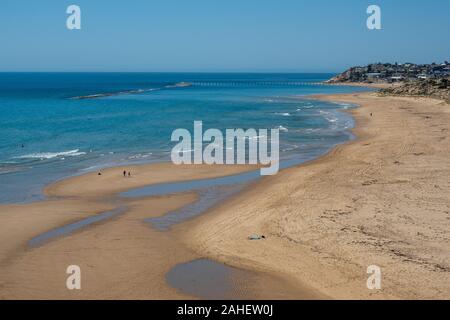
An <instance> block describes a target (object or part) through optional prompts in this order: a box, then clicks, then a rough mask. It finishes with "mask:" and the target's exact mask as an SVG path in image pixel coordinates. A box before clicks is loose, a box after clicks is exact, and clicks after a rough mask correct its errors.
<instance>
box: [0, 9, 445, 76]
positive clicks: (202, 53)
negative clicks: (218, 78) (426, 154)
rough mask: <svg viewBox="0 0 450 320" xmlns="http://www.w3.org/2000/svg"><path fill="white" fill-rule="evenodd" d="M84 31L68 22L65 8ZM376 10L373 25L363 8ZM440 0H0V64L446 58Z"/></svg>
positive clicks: (193, 67)
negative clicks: (378, 24) (78, 14)
mask: <svg viewBox="0 0 450 320" xmlns="http://www.w3.org/2000/svg"><path fill="white" fill-rule="evenodd" d="M70 4H77V5H79V6H80V7H81V10H82V30H79V31H69V30H67V29H66V18H67V14H66V12H65V11H66V8H67V6H68V5H70ZM369 4H377V5H379V6H380V7H381V9H382V27H383V30H380V31H369V30H368V29H367V28H366V19H367V14H366V9H367V6H368V5H369ZM449 13H450V1H448V0H428V1H416V0H414V1H413V0H372V1H366V0H342V1H337V0H313V1H307V0H220V1H219V0H128V1H120V0H72V1H66V0H39V1H29V0H2V1H1V2H0V71H230V72H231V71H243V72H245V71H255V72H265V71H269V72H271V71H274V72H277V71H280V72H284V71H288V72H327V71H330V72H337V71H341V70H342V69H345V68H346V67H348V66H351V65H358V64H360V65H361V64H367V63H370V62H378V61H382V62H395V61H398V62H416V63H428V62H432V61H436V62H441V61H444V60H450V18H449Z"/></svg>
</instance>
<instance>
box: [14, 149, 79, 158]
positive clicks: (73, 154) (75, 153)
mask: <svg viewBox="0 0 450 320" xmlns="http://www.w3.org/2000/svg"><path fill="white" fill-rule="evenodd" d="M85 154H86V152H80V150H78V149H75V150H70V151H62V152H37V153H30V154H26V155H23V156H19V157H16V158H17V159H53V158H57V157H76V156H81V155H85Z"/></svg>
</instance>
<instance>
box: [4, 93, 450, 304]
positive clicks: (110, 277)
mask: <svg viewBox="0 0 450 320" xmlns="http://www.w3.org/2000/svg"><path fill="white" fill-rule="evenodd" d="M312 99H321V100H330V101H342V102H350V103H355V104H358V105H359V106H360V107H359V108H357V109H354V110H352V111H351V113H352V114H353V116H354V117H355V119H356V121H357V127H356V129H355V130H354V133H355V135H356V136H357V137H358V139H357V140H355V141H353V142H351V143H347V144H345V145H341V146H339V147H337V148H335V149H334V150H332V151H331V152H330V153H329V154H327V155H325V156H323V157H321V158H320V159H317V160H315V161H313V162H310V163H307V164H305V165H300V166H297V167H292V168H289V169H285V170H283V171H281V172H280V173H279V174H278V175H276V176H272V177H264V178H263V179H261V181H260V182H258V183H255V184H252V186H251V188H247V189H246V190H245V191H243V192H241V193H240V194H238V195H236V196H233V197H232V198H230V199H228V200H226V201H225V202H223V203H221V204H220V205H219V206H216V207H215V208H213V209H212V210H209V212H207V213H206V214H204V215H202V216H200V217H197V218H195V219H192V220H189V221H187V222H185V223H182V224H179V225H176V226H174V227H173V228H172V229H171V230H169V231H167V232H160V231H157V230H155V229H153V228H152V227H151V226H150V225H149V224H148V223H146V222H144V219H147V218H151V217H158V216H161V215H163V214H165V213H167V212H170V211H173V210H175V209H177V208H181V207H183V206H185V205H187V204H189V203H193V202H195V201H196V200H197V199H198V194H196V193H194V192H187V193H180V194H175V195H169V196H155V197H143V198H133V199H125V198H123V197H120V195H119V194H120V193H121V192H124V191H127V190H130V189H133V188H138V187H142V186H146V185H151V184H158V183H165V182H175V181H188V180H194V179H205V178H213V177H222V176H227V175H233V174H238V173H242V172H246V171H249V170H253V169H255V168H254V167H250V166H202V165H198V166H174V165H172V164H168V163H163V164H150V165H140V166H128V167H116V168H109V169H105V170H101V175H98V173H97V172H92V173H89V174H86V175H82V176H77V177H72V178H69V179H65V180H62V181H59V182H56V183H54V184H51V185H50V186H48V187H47V188H45V190H44V193H45V195H46V196H47V200H45V201H40V202H35V203H31V204H20V205H1V206H0V228H1V232H0V240H1V241H0V298H1V299H183V298H194V297H193V296H189V295H186V294H184V293H182V292H180V291H179V290H176V289H174V288H172V287H170V286H169V285H168V284H167V282H166V281H165V275H166V273H167V272H168V271H169V270H170V269H171V268H173V267H174V266H175V265H177V264H180V263H184V262H188V261H191V260H194V259H198V258H203V257H207V258H210V259H212V260H215V261H219V262H222V263H225V264H227V265H230V266H234V267H237V268H242V269H245V270H250V271H254V272H255V275H258V276H255V278H254V281H253V283H252V284H251V285H250V286H249V285H248V284H247V285H246V286H247V287H246V292H244V294H243V297H247V298H256V299H259V298H261V299H270V298H275V299H278V298H279V299H320V298H325V299H399V298H408V299H432V298H437V299H449V298H450V295H449V292H450V290H449V289H450V258H449V250H450V249H449V248H450V236H449V235H450V224H449V219H450V196H449V194H450V192H449V191H450V183H449V179H448V177H449V176H450V161H449V159H448V154H449V151H450V150H449V149H450V145H449V143H448V139H449V138H450V137H449V132H450V109H449V106H448V105H447V104H445V103H442V102H441V101H438V100H433V99H427V98H391V97H378V96H377V95H376V93H358V94H347V95H333V96H316V97H312ZM123 170H130V171H131V173H132V175H131V177H130V178H128V177H127V178H124V177H123V176H122V171H123ZM118 207H124V208H125V212H124V213H123V214H121V215H119V216H117V217H114V218H112V219H108V220H105V221H103V222H100V223H96V224H94V225H92V226H90V227H87V228H84V229H81V230H80V231H77V232H75V233H73V234H70V235H68V236H65V237H62V238H58V239H54V240H52V241H49V242H48V243H44V244H42V245H40V246H38V247H35V248H30V247H29V246H28V245H27V243H28V241H29V240H30V239H32V238H33V237H36V236H38V235H40V234H42V233H44V232H47V231H49V230H52V229H54V228H56V227H60V226H63V225H66V224H68V223H71V222H74V221H79V220H80V219H83V218H86V217H88V216H93V215H96V214H99V213H102V212H105V211H110V210H113V209H115V208H118ZM251 234H261V235H265V236H266V239H265V240H261V241H248V240H247V237H248V236H249V235H251ZM71 264H77V265H80V267H81V268H82V270H83V279H84V280H83V287H82V290H80V291H76V290H75V291H69V290H67V289H66V287H65V279H66V277H67V275H66V273H65V270H66V267H67V266H68V265H71ZM369 265H378V266H380V267H381V270H382V289H381V290H375V291H371V290H368V289H367V287H366V280H367V277H368V275H367V273H366V269H367V267H368V266H369ZM241 280H242V281H244V279H241ZM247 280H248V279H247ZM239 281H240V280H239V279H237V280H236V282H237V283H239Z"/></svg>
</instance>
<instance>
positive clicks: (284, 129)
mask: <svg viewBox="0 0 450 320" xmlns="http://www.w3.org/2000/svg"><path fill="white" fill-rule="evenodd" d="M278 129H279V130H280V131H283V132H288V131H289V130H288V129H287V128H285V127H283V126H278Z"/></svg>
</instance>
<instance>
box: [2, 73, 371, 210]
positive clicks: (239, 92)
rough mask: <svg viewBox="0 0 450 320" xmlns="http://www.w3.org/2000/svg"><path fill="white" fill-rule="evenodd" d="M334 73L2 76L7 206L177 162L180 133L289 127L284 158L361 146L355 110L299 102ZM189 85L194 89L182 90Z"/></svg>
mask: <svg viewBox="0 0 450 320" xmlns="http://www.w3.org/2000/svg"><path fill="white" fill-rule="evenodd" d="M331 76H332V74H183V73H164V74H163V73H0V124H1V126H0V191H1V192H0V202H2V203H8V202H28V201H33V200H37V199H40V198H41V190H42V187H43V186H44V185H46V184H48V183H50V182H52V181H55V180H57V179H60V178H63V177H66V176H69V175H75V174H81V173H84V172H87V171H92V170H97V169H99V168H102V167H106V166H111V165H118V164H125V163H141V162H152V161H168V160H170V150H171V148H172V147H173V145H174V143H172V142H170V136H171V133H172V131H173V130H174V129H176V128H187V129H189V130H191V131H192V129H193V128H192V127H193V122H194V120H202V121H203V128H204V130H206V129H207V128H219V129H226V128H244V129H245V128H255V129H260V128H281V131H280V152H281V157H282V158H283V159H296V158H310V157H311V156H316V155H319V154H321V153H323V152H326V151H327V150H328V149H329V148H330V147H331V146H333V145H335V144H338V143H342V142H344V141H347V140H348V139H350V138H351V134H350V133H349V131H348V128H350V127H352V126H353V121H352V119H351V117H350V116H348V115H347V114H344V113H341V112H339V110H340V109H346V108H349V107H350V106H349V105H345V104H333V103H328V102H318V101H309V100H306V99H298V98H296V97H294V96H298V95H307V94H318V93H341V92H342V93H344V92H354V91H358V90H363V89H359V88H350V87H338V86H323V85H318V84H317V82H320V81H323V80H326V79H328V78H330V77H331ZM183 82H189V83H190V85H189V86H185V85H184V84H182V83H183Z"/></svg>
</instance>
